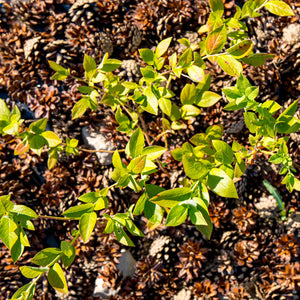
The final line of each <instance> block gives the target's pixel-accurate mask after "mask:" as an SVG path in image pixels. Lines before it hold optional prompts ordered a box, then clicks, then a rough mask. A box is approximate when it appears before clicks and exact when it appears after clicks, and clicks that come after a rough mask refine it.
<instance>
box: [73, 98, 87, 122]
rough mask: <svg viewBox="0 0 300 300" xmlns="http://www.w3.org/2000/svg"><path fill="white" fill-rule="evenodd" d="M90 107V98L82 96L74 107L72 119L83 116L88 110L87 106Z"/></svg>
mask: <svg viewBox="0 0 300 300" xmlns="http://www.w3.org/2000/svg"><path fill="white" fill-rule="evenodd" d="M88 107H89V98H88V97H83V98H81V99H80V100H79V101H78V102H77V103H76V104H75V105H74V106H73V109H72V119H73V120H74V119H77V118H80V117H81V116H83V114H84V113H85V112H86V110H87V108H88Z"/></svg>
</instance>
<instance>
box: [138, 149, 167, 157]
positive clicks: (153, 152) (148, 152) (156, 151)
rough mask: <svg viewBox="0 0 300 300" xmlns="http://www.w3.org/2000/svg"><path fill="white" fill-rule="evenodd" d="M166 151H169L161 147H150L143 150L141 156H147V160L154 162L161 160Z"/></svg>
mask: <svg viewBox="0 0 300 300" xmlns="http://www.w3.org/2000/svg"><path fill="white" fill-rule="evenodd" d="M166 151H167V149H166V148H164V147H161V146H149V147H146V148H144V149H143V151H142V153H141V155H147V159H150V160H154V159H157V158H159V157H160V156H161V155H162V154H164V153H165V152H166Z"/></svg>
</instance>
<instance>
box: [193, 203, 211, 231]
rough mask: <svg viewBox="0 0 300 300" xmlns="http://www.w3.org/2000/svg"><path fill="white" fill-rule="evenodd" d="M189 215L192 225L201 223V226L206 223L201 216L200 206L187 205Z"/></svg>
mask: <svg viewBox="0 0 300 300" xmlns="http://www.w3.org/2000/svg"><path fill="white" fill-rule="evenodd" d="M202 210H203V209H202ZM189 216H190V218H191V222H192V223H193V224H194V225H203V226H207V225H208V223H207V221H206V219H205V217H204V216H203V214H202V212H201V210H200V208H198V207H194V206H190V207H189Z"/></svg>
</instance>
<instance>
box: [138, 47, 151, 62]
mask: <svg viewBox="0 0 300 300" xmlns="http://www.w3.org/2000/svg"><path fill="white" fill-rule="evenodd" d="M139 53H140V56H141V58H142V59H143V61H144V62H146V63H147V64H148V65H151V66H152V65H153V63H154V52H153V51H152V50H150V49H147V48H144V49H139Z"/></svg>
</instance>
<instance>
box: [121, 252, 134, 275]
mask: <svg viewBox="0 0 300 300" xmlns="http://www.w3.org/2000/svg"><path fill="white" fill-rule="evenodd" d="M121 253H122V255H121V257H120V258H119V263H118V265H117V267H118V269H119V270H120V271H121V272H122V275H123V278H125V277H130V276H132V275H133V274H134V273H135V270H136V260H135V259H134V258H133V256H132V255H131V253H130V252H129V251H128V250H124V249H122V250H121Z"/></svg>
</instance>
